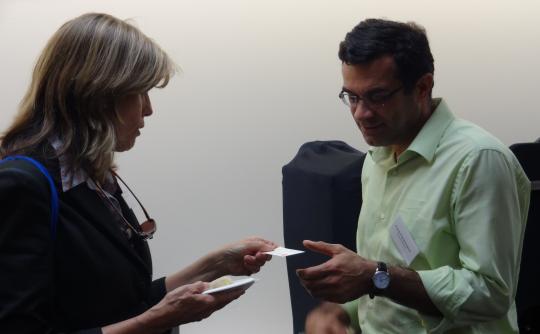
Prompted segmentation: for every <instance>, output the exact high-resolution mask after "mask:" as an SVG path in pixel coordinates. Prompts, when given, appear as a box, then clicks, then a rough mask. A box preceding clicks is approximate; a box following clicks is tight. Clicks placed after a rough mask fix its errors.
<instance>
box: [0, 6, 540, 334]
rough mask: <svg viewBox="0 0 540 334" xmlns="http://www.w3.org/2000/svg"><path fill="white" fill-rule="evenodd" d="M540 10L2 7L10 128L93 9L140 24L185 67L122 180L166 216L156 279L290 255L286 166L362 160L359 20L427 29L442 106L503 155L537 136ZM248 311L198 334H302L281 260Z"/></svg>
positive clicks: (2, 69) (263, 276) (4, 120)
mask: <svg viewBox="0 0 540 334" xmlns="http://www.w3.org/2000/svg"><path fill="white" fill-rule="evenodd" d="M539 9H540V3H538V2H537V1H534V0H529V1H527V0H520V1H510V0H506V1H493V0H483V1H480V0H478V1H465V0H454V1H444V2H443V1H427V0H424V1H422V0H414V1H413V0H409V1H400V0H395V1H388V0H386V1H382V0H377V1H374V0H373V1H372V0H370V1H351V0H348V1H345V0H343V1H322V0H319V1H313V0H311V1H309V0H272V1H270V0H266V1H263V0H244V1H242V0H229V1H220V0H178V1H165V0H153V1H129V0H113V1H111V0H109V1H104V0H99V1H83V0H70V1H68V0H47V1H38V0H35V1H31V0H0V41H1V44H0V45H1V47H0V48H1V53H0V57H1V58H0V59H1V61H0V73H1V75H0V92H2V93H1V95H0V102H1V105H2V110H1V112H0V129H5V127H6V126H7V124H8V123H9V122H10V121H11V119H12V117H13V115H14V114H15V111H16V108H17V104H18V102H19V100H20V98H21V97H22V94H23V92H24V91H25V89H26V86H27V85H28V82H29V77H30V73H31V69H32V66H33V63H34V61H35V59H36V57H37V55H38V54H39V52H40V50H41V48H42V47H43V46H44V44H45V42H46V40H47V38H48V37H49V36H50V35H51V34H52V33H53V32H54V31H55V30H56V29H57V28H58V27H59V26H60V25H61V24H62V23H63V22H65V21H66V20H68V19H70V18H72V17H74V16H77V15H79V14H82V13H85V12H88V11H101V12H107V13H110V14H113V15H116V16H118V17H121V18H134V19H135V21H136V22H137V25H138V26H139V27H140V28H141V29H142V30H143V31H144V32H145V33H146V34H147V35H149V36H151V37H153V38H154V39H155V40H156V41H157V42H158V43H159V44H161V45H162V47H163V48H164V49H165V50H167V51H168V52H169V54H170V55H171V56H172V58H174V59H175V61H176V62H177V63H178V64H179V65H180V66H181V67H182V69H183V74H181V75H179V76H177V77H175V78H174V79H173V81H172V82H171V83H170V85H169V86H168V87H167V88H165V89H164V90H156V91H153V92H152V93H151V98H152V100H153V104H154V110H155V114H154V115H153V116H152V117H151V118H150V119H149V120H148V121H147V127H146V128H145V129H144V132H143V135H142V136H141V137H139V139H138V142H137V145H136V147H135V148H134V149H133V150H132V151H130V152H129V153H128V154H122V155H121V156H120V157H119V165H120V168H121V169H120V171H121V174H122V175H124V176H125V179H127V180H128V182H129V183H130V184H131V185H132V187H133V188H134V189H135V191H136V192H137V193H138V194H139V196H140V197H141V199H142V200H143V202H144V203H145V205H146V206H147V209H148V210H149V211H150V212H151V213H152V214H153V215H154V216H155V218H156V220H157V222H158V224H159V232H158V234H157V236H156V238H154V240H152V241H151V247H152V251H153V255H154V261H155V271H156V275H164V274H166V273H169V272H171V271H173V270H175V269H176V268H178V267H179V266H183V265H185V264H187V263H189V262H190V261H191V260H193V259H195V258H196V257H197V256H198V255H200V254H202V253H203V252H206V251H208V250H211V249H213V248H214V247H217V246H218V245H221V244H223V243H225V242H229V241H233V240H236V239H240V238H242V237H244V236H248V235H260V236H263V237H266V238H268V239H272V240H275V241H277V242H279V243H282V241H283V238H282V211H281V210H282V207H281V166H282V165H283V164H285V163H287V162H288V161H289V160H290V159H291V158H292V157H293V156H294V154H295V153H296V150H297V149H298V147H299V146H300V145H301V144H302V143H303V142H306V141H310V140H315V139H341V140H344V141H346V142H348V143H349V144H351V145H353V146H355V147H357V148H359V149H366V145H365V144H364V142H363V140H362V138H361V136H360V133H359V132H358V130H357V129H356V126H355V125H354V124H353V122H352V120H351V119H350V116H349V114H348V112H347V110H346V109H345V108H344V107H343V106H342V105H341V104H340V102H339V100H338V98H337V94H338V92H339V90H340V87H341V77H340V70H339V69H340V63H339V61H338V59H337V45H338V43H339V41H341V40H342V39H343V37H344V35H345V33H346V32H347V31H349V30H350V29H351V28H352V27H353V26H354V25H355V24H356V23H358V22H359V21H360V20H361V19H364V18H367V17H386V18H389V19H396V20H406V21H408V20H414V21H417V22H418V23H421V24H422V25H424V26H425V27H426V29H427V31H428V36H429V38H430V41H431V45H432V51H433V54H434V57H435V62H436V64H435V67H436V72H435V81H436V85H435V92H434V95H435V96H444V97H445V98H446V99H447V100H448V103H449V104H450V106H451V108H452V109H453V110H454V112H455V113H456V114H458V115H460V116H462V117H464V118H467V119H469V120H472V121H474V122H476V123H478V124H480V125H481V126H483V127H484V128H486V129H488V130H489V131H491V132H492V133H493V134H495V135H496V136H497V137H499V138H500V139H501V140H502V141H503V142H505V143H506V144H511V143H514V142H522V141H531V140H534V139H536V138H537V137H540V113H539V112H538V110H537V109H538V103H536V101H535V98H536V96H537V95H538V92H539V87H538V78H540V66H539V64H538V59H540V43H539V41H540V23H538V15H539V14H540V10H539ZM257 276H258V277H259V278H260V281H259V282H258V283H257V284H256V285H255V286H253V287H252V288H251V289H250V290H249V291H248V293H247V294H246V295H245V296H243V297H242V298H241V299H240V300H238V301H236V302H235V303H234V304H232V305H230V306H229V307H228V308H227V309H225V310H222V311H220V312H218V313H216V314H215V315H213V316H212V317H211V318H210V319H207V320H205V321H203V322H201V323H196V324H190V325H187V326H183V327H182V334H192V333H213V332H221V333H290V332H292V317H291V314H290V304H289V295H288V286H287V280H286V267H285V262H284V261H283V260H282V259H279V258H276V259H274V260H273V261H272V262H271V263H270V264H269V265H267V266H266V267H265V268H264V270H263V271H262V272H261V273H260V274H258V275H257Z"/></svg>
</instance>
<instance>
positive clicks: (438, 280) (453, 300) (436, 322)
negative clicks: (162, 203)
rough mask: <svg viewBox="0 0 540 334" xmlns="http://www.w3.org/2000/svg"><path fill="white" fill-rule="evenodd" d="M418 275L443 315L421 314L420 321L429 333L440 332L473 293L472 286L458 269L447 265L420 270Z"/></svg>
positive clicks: (449, 324)
mask: <svg viewBox="0 0 540 334" xmlns="http://www.w3.org/2000/svg"><path fill="white" fill-rule="evenodd" d="M418 275H419V276H420V279H421V280H422V284H423V285H424V288H425V289H426V292H427V294H428V296H429V298H430V299H431V301H432V302H433V304H435V306H436V307H437V309H438V310H439V311H441V313H442V314H443V317H432V316H427V315H425V314H422V315H421V316H422V322H423V324H424V326H425V327H426V329H427V330H428V332H429V333H437V332H442V331H444V330H445V329H447V328H448V327H451V323H452V322H453V321H454V320H455V319H456V317H457V315H458V313H459V311H460V308H461V306H462V305H463V303H465V301H466V300H467V299H468V298H469V296H470V295H471V294H472V293H473V288H472V287H471V285H470V284H469V282H468V281H467V280H466V279H465V278H464V277H463V276H461V275H459V271H456V270H454V269H453V268H451V267H449V266H444V267H440V268H437V269H433V270H420V271H418Z"/></svg>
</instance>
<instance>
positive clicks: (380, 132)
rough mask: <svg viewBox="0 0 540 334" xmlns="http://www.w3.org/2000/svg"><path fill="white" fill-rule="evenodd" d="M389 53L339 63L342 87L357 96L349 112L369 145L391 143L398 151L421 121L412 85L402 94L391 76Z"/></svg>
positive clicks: (402, 147) (417, 98)
mask: <svg viewBox="0 0 540 334" xmlns="http://www.w3.org/2000/svg"><path fill="white" fill-rule="evenodd" d="M394 73H395V64H394V60H393V58H392V57H390V56H384V57H380V58H378V59H376V60H374V61H372V62H371V63H368V64H362V65H347V64H345V63H344V64H343V65H342V74H343V91H344V92H347V93H348V94H349V95H351V96H352V99H353V100H354V97H355V96H358V97H360V100H359V101H358V103H353V104H352V105H351V108H350V109H351V113H352V115H353V118H354V120H355V122H356V124H357V125H358V128H359V129H360V131H361V132H362V135H363V136H364V139H365V141H366V142H367V143H368V144H369V145H371V146H392V147H394V148H395V150H396V151H397V152H398V154H399V153H401V152H402V151H403V150H405V149H406V148H407V146H408V145H409V144H410V143H411V142H412V140H413V139H414V137H415V136H416V134H417V133H418V131H419V130H420V128H421V126H422V125H423V124H424V122H425V119H426V118H424V117H425V115H424V114H423V112H422V110H421V109H422V108H421V105H420V103H419V101H420V100H419V96H418V94H417V89H416V88H415V89H414V90H413V91H412V92H411V93H408V94H405V93H404V91H403V84H402V83H401V82H400V81H399V80H398V79H396V77H395V74H394Z"/></svg>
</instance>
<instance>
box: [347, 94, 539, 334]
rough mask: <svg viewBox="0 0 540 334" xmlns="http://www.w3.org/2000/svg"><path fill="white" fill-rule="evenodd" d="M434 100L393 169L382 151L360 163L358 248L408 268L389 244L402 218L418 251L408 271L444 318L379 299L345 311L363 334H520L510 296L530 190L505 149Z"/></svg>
mask: <svg viewBox="0 0 540 334" xmlns="http://www.w3.org/2000/svg"><path fill="white" fill-rule="evenodd" d="M436 102H438V106H437V108H436V110H435V111H434V113H433V114H432V115H431V117H430V118H429V120H428V121H427V122H426V124H425V125H424V126H423V128H422V129H421V131H420V132H419V133H418V135H417V136H416V138H415V139H414V141H413V142H412V143H411V145H410V146H409V147H408V149H407V150H406V151H405V152H403V153H402V154H401V155H400V156H399V158H398V161H397V162H396V161H395V159H394V154H393V152H392V150H391V149H390V148H389V147H378V148H373V149H371V150H370V151H369V154H368V155H367V156H366V160H365V163H364V167H363V171H362V196H363V200H364V202H363V204H362V209H361V211H360V217H359V221H358V232H357V249H358V254H360V255H361V256H363V257H365V258H367V259H370V260H377V261H384V262H387V263H388V264H389V265H397V266H402V267H407V265H406V262H405V260H404V259H403V257H402V256H401V254H400V252H399V251H398V248H397V247H396V246H395V244H394V242H393V241H392V238H391V237H390V227H391V226H392V225H393V224H394V223H395V221H396V219H398V217H400V218H401V219H402V220H403V222H404V224H405V226H406V227H407V229H408V231H409V232H410V234H411V236H412V237H413V239H414V242H415V243H416V245H417V246H418V248H419V251H420V253H419V254H418V255H417V256H416V257H415V258H414V259H413V260H412V262H411V264H410V265H409V266H408V267H409V268H411V269H414V270H415V271H417V272H418V274H419V275H420V278H421V279H422V283H423V284H424V287H425V288H426V291H427V293H428V295H429V297H430V298H431V300H432V301H433V303H434V304H435V305H436V306H437V308H438V309H439V310H440V311H441V313H442V314H443V315H444V317H442V318H435V317H428V316H426V315H424V314H420V313H419V312H418V311H416V310H414V309H411V308H407V307H404V306H401V305H399V304H397V303H395V302H393V301H392V300H390V299H389V298H384V297H375V298H374V299H370V298H369V297H368V296H363V297H361V298H360V299H358V300H357V301H355V302H353V303H349V304H348V305H345V307H346V309H348V311H349V312H350V313H349V315H351V316H352V317H353V319H354V318H355V317H356V315H357V316H358V318H357V319H355V320H357V321H358V322H359V325H360V327H361V328H362V333H363V334H370V333H377V334H379V333H408V334H409V333H443V332H445V333H518V327H517V320H516V309H515V303H514V297H515V294H516V288H517V280H518V273H519V264H520V258H521V248H522V242H523V233H524V229H525V223H526V220H527V212H528V207H529V197H530V182H529V180H528V179H527V176H526V175H525V173H524V172H523V170H522V168H521V166H520V164H519V163H518V161H517V159H516V158H515V157H514V155H513V154H512V153H511V152H510V150H509V149H508V148H507V147H506V146H505V145H503V144H502V143H501V142H499V141H498V140H497V139H495V138H494V137H493V136H492V135H490V134H489V133H487V132H486V131H484V130H483V129H481V128H479V127H477V126H475V125H474V124H471V123H469V122H467V121H464V120H461V119H458V118H456V117H454V116H453V115H452V114H451V112H450V111H449V109H448V107H447V105H446V103H445V102H444V101H442V100H440V99H437V100H436ZM390 284H392V282H391V283H390ZM351 312H352V313H351Z"/></svg>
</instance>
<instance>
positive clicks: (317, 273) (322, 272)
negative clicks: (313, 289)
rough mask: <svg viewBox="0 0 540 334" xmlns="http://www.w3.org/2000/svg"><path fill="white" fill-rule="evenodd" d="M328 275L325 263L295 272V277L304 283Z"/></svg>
mask: <svg viewBox="0 0 540 334" xmlns="http://www.w3.org/2000/svg"><path fill="white" fill-rule="evenodd" d="M329 274H330V272H329V271H328V270H327V269H326V262H325V263H323V264H319V265H318V266H315V267H310V268H305V269H297V270H296V275H298V277H300V278H301V279H303V280H306V281H310V280H318V279H321V278H325V277H326V276H328V275H329Z"/></svg>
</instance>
